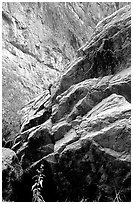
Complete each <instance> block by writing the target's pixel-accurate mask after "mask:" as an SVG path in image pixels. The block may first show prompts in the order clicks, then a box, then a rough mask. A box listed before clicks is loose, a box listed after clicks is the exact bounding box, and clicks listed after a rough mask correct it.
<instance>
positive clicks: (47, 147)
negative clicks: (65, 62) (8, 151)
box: [4, 3, 131, 202]
mask: <svg viewBox="0 0 133 204" xmlns="http://www.w3.org/2000/svg"><path fill="white" fill-rule="evenodd" d="M97 4H98V3H94V4H93V3H92V4H91V3H88V4H87V5H88V6H87V7H88V8H89V9H92V10H93V9H94V10H95V9H96V7H95V6H94V5H97ZM17 5H18V4H17ZM19 5H22V4H21V3H20V4H19ZM23 5H24V7H23V8H25V6H26V5H28V4H26V3H24V4H23ZM34 5H36V6H37V7H34ZM42 5H43V6H44V8H43V11H44V10H45V11H46V13H44V15H45V16H44V18H43V24H44V25H46V24H45V23H46V21H45V20H46V19H47V17H49V15H48V13H47V9H48V10H49V12H50V11H52V12H53V13H52V15H51V16H52V17H54V15H55V14H57V10H58V9H59V7H58V6H59V5H60V10H58V12H59V13H60V12H61V11H63V12H67V11H68V10H69V9H70V7H71V8H72V6H73V5H75V10H73V12H74V13H75V12H76V11H77V10H78V12H79V13H80V11H81V10H83V7H82V6H83V4H82V3H81V4H78V3H74V4H73V3H70V4H69V3H65V4H63V3H60V4H56V3H54V4H53V5H52V6H51V7H50V3H48V4H32V3H31V9H30V10H28V12H27V15H29V17H30V18H31V16H32V15H33V14H34V12H32V7H33V8H36V9H37V8H38V6H39V8H41V9H42V7H41V6H42ZM56 5H58V6H57V7H56ZM79 5H80V8H79ZM81 5H82V6H81ZM98 5H102V3H99V4H98ZM110 5H111V4H110ZM112 5H113V6H114V5H115V7H116V8H115V9H116V10H118V11H117V12H115V13H113V14H112V15H110V16H109V17H106V18H105V19H104V20H102V21H101V22H100V23H98V25H97V27H96V29H95V31H94V32H93V34H92V35H91V36H89V31H88V36H89V37H90V40H89V41H88V42H87V43H86V44H85V45H84V46H81V45H80V46H81V48H80V49H78V51H77V53H76V54H77V55H75V59H74V60H73V62H72V63H71V64H70V65H69V66H66V67H65V68H64V69H66V72H65V73H64V74H63V75H62V78H61V80H58V83H57V84H59V86H58V87H57V90H54V88H53V89H52V90H50V92H49V93H51V92H52V94H49V93H48V92H46V91H44V92H43V94H41V95H40V96H38V97H37V98H35V99H33V100H32V101H31V102H29V103H28V104H27V105H25V106H24V107H23V110H22V112H23V117H22V121H21V131H20V134H19V136H17V138H16V140H15V142H14V145H13V147H12V149H13V150H15V151H16V154H17V156H18V158H19V160H20V161H21V164H22V167H23V169H24V172H25V176H24V177H25V178H23V179H24V180H23V185H26V180H27V179H28V183H27V185H26V190H27V189H28V190H27V192H28V193H27V194H29V196H28V201H31V183H32V177H33V176H34V174H35V171H36V168H39V165H40V164H44V165H46V172H47V176H48V177H49V173H48V172H51V170H52V173H50V177H52V180H50V178H48V180H47V184H46V186H44V189H43V190H44V191H43V196H44V197H45V189H46V190H47V188H48V189H49V190H48V191H47V196H46V197H45V198H46V201H51V200H50V197H49V195H50V194H49V193H50V188H52V186H49V184H48V183H49V182H51V183H52V182H53V180H54V181H55V182H53V185H54V184H55V186H57V189H56V190H57V197H56V196H55V197H56V198H55V197H54V199H55V200H53V201H64V202H66V201H71V202H72V201H78V202H79V201H87V202H94V201H97V202H105V201H107V202H110V201H113V202H114V201H119V202H120V201H130V199H131V195H130V193H131V184H130V182H131V178H130V176H131V152H130V151H131V70H130V66H131V64H130V63H131V59H130V58H131V55H130V51H131V50H130V46H131V44H130V41H131V39H130V37H131V36H130V32H131V30H130V29H131V26H130V20H131V17H130V5H129V6H126V7H124V8H121V9H120V7H121V6H120V5H121V4H119V3H118V4H117V3H115V4H112ZM63 6H64V7H63ZM81 7H82V8H81ZM62 8H63V10H62ZM64 8H67V9H68V8H69V9H68V10H67V9H66V10H65V9H64ZM73 8H74V7H73ZM69 11H70V10H69ZM71 11H72V10H71ZM86 11H87V10H86ZM82 12H83V11H81V13H80V14H79V15H78V17H79V18H78V22H79V23H81V20H82V17H81V16H82V15H81V14H82ZM20 13H21V12H20ZM74 13H73V14H74ZM87 13H88V12H87ZM4 15H5V16H6V19H8V21H10V22H12V19H10V16H9V15H8V12H6V14H4ZM38 15H39V14H38ZM40 15H41V14H40ZM47 15H48V16H47ZM64 15H66V13H64ZM33 16H34V15H33ZM57 16H58V15H57ZM61 16H62V15H61ZM100 16H101V14H100ZM45 17H46V19H45ZM39 18H40V17H39ZM75 18H76V17H74V19H75ZM98 18H100V19H101V17H98ZM53 19H54V18H52V19H51V20H50V21H49V22H48V25H49V26H50V27H52V29H53V30H54V31H56V32H57V31H58V29H59V28H60V26H59V25H58V23H57V24H56V25H57V27H55V28H54V27H53V24H52V23H53V22H54V21H53ZM63 19H64V17H63ZM74 19H73V20H74ZM88 19H89V18H88ZM64 20H65V19H64ZM96 21H97V17H96ZM41 22H42V21H41ZM63 22H64V24H65V21H63ZM54 23H55V22H54ZM91 25H92V24H91ZM49 26H48V27H47V29H48V28H49ZM58 26H59V27H58ZM22 27H24V28H25V25H22ZM92 27H93V26H92ZM65 31H66V33H67V30H65ZM56 32H55V33H56ZM62 32H63V31H62ZM48 33H49V30H48ZM57 33H58V32H57ZM71 35H72V33H71V34H70V36H71ZM75 35H76V36H77V32H76V31H75ZM55 36H56V35H55ZM61 36H62V35H61ZM56 37H57V36H56ZM54 39H55V38H54ZM61 39H62V38H61ZM64 39H65V38H64ZM73 42H75V43H73ZM73 42H72V43H73V45H74V46H75V48H74V49H75V50H77V47H78V46H79V45H78V42H77V41H74V38H73ZM13 43H14V42H13ZM81 44H82V43H81ZM15 45H16V44H15ZM32 46H33V47H34V43H33V44H32ZM32 46H31V45H30V44H28V46H27V49H25V47H22V44H21V45H20V44H19V49H20V48H21V50H22V49H24V50H23V51H24V52H28V55H30V56H31V55H32V56H33V55H34V54H35V53H34V51H33V50H32V49H31V48H33V47H32ZM36 47H37V48H38V49H39V45H38V44H37V45H36ZM31 51H32V52H31ZM75 52H76V51H75ZM26 54H27V53H26ZM34 57H38V58H37V60H38V59H39V60H40V58H39V57H40V55H39V52H38V55H37V54H36V55H34ZM71 57H72V56H71ZM72 58H74V57H72ZM58 79H59V78H58ZM50 95H51V96H50ZM26 178H27V179H26ZM47 185H48V186H47ZM49 187H50V188H49ZM56 190H55V188H54V190H53V192H56ZM22 197H23V196H22ZM22 197H21V199H20V200H21V201H22V200H23V198H22Z"/></svg>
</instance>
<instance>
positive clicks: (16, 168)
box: [2, 148, 23, 201]
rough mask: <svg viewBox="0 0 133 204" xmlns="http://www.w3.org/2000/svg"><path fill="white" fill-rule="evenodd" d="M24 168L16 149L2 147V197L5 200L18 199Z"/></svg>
mask: <svg viewBox="0 0 133 204" xmlns="http://www.w3.org/2000/svg"><path fill="white" fill-rule="evenodd" d="M22 173H23V170H22V168H21V165H20V163H19V161H18V158H17V156H16V154H15V152H14V151H12V150H10V149H8V148H2V198H3V201H15V200H17V197H18V194H17V189H16V188H17V184H18V183H19V182H20V181H21V176H22Z"/></svg>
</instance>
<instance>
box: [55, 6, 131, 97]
mask: <svg viewBox="0 0 133 204" xmlns="http://www.w3.org/2000/svg"><path fill="white" fill-rule="evenodd" d="M130 12H131V11H130V6H126V7H124V8H121V9H120V10H118V11H117V12H115V13H114V14H112V15H110V16H109V17H107V18H105V19H104V20H103V21H101V22H100V23H99V24H98V25H97V27H96V30H95V32H94V33H93V35H92V36H91V39H90V41H89V43H87V45H85V46H84V47H83V48H80V49H81V50H82V51H83V53H84V54H83V56H81V54H80V55H79V58H77V59H76V61H75V63H74V64H73V62H72V65H70V66H69V68H68V70H67V71H66V73H64V74H63V76H62V78H61V83H60V86H59V88H58V90H57V92H56V94H55V96H54V97H55V98H56V96H57V95H58V94H61V93H62V92H64V91H65V90H67V89H68V88H69V87H70V86H71V85H73V84H77V83H79V82H81V81H83V80H85V79H88V78H94V77H98V76H104V75H109V74H114V73H117V72H118V71H120V70H122V69H125V68H128V67H129V66H130V63H131V13H130ZM103 25H104V26H103Z"/></svg>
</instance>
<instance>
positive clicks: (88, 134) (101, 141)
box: [56, 94, 131, 201]
mask: <svg viewBox="0 0 133 204" xmlns="http://www.w3.org/2000/svg"><path fill="white" fill-rule="evenodd" d="M130 111H131V105H130V103H128V102H127V101H126V100H125V98H124V97H122V96H119V95H116V94H113V95H111V96H109V97H108V98H106V99H104V100H103V101H101V103H99V104H98V105H97V106H95V107H94V108H93V109H92V110H91V111H90V112H88V114H87V115H86V116H84V117H83V119H82V122H81V124H80V125H79V126H77V129H76V131H77V135H78V139H76V141H74V140H73V133H72V132H69V134H68V135H67V137H68V138H71V139H70V141H69V143H68V144H67V142H66V144H65V145H64V144H63V141H60V143H59V141H58V142H56V149H57V150H58V148H60V150H59V153H60V154H59V166H60V169H61V172H63V175H64V176H65V177H66V179H67V180H68V182H69V183H70V184H71V190H70V186H69V190H68V189H67V187H66V191H68V192H71V195H70V196H71V199H72V200H73V199H75V198H77V197H78V195H79V191H80V193H81V195H82V196H83V195H84V196H85V198H86V199H88V200H87V201H92V200H95V201H97V199H98V197H97V195H98V196H100V197H99V201H105V200H106V197H108V199H107V201H113V197H114V199H115V189H117V191H119V190H120V189H122V190H121V191H120V197H121V199H125V198H124V197H123V196H124V195H125V196H126V199H128V197H127V195H129V196H130V162H131V158H130V154H131V152H130V150H131V122H130V115H131V113H130ZM68 138H67V139H68ZM125 184H126V187H125ZM74 188H76V189H77V190H76V192H75V198H73V197H72V195H73V193H74V191H73V189H74ZM91 188H92V189H93V190H94V189H95V191H96V194H95V193H94V192H93V193H91V192H92V189H91Z"/></svg>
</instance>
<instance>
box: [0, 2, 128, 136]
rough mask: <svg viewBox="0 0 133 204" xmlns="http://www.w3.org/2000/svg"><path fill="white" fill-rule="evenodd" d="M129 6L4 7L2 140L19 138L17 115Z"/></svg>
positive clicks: (39, 3)
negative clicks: (95, 34)
mask: <svg viewBox="0 0 133 204" xmlns="http://www.w3.org/2000/svg"><path fill="white" fill-rule="evenodd" d="M126 4H127V3H118V5H117V3H97V2H96V3H91V2H82V3H79V2H67V3H61V2H60V3H58V2H57V3H53V2H52V3H50V2H44V3H41V2H38V3H37V2H27V3H23V2H22V3H17V2H14V3H9V2H3V4H2V19H3V21H2V26H3V27H2V39H3V44H2V45H3V53H2V67H3V68H2V74H3V78H2V79H3V80H2V83H3V89H2V90H3V102H2V103H3V106H2V107H3V136H4V137H5V138H6V139H9V138H11V137H12V138H14V135H15V134H16V133H19V130H20V125H21V122H20V120H21V116H20V115H19V110H20V109H21V108H22V107H23V106H24V105H25V104H26V103H27V102H29V100H30V99H32V98H34V97H36V96H37V95H38V94H41V93H43V90H45V89H47V88H48V86H49V84H50V83H52V84H53V87H54V85H56V83H55V81H58V79H59V78H60V75H61V74H62V73H64V70H67V69H68V67H67V66H66V65H67V64H68V63H69V62H70V61H71V60H72V59H73V58H75V57H76V54H77V50H78V49H79V48H80V47H81V46H83V45H84V43H86V42H87V41H88V40H89V39H90V36H91V35H92V33H93V30H94V29H95V26H96V24H97V23H98V22H99V21H100V20H102V19H103V18H104V17H107V16H108V15H110V14H112V13H113V12H114V11H116V10H117V9H119V8H121V7H123V6H124V5H126Z"/></svg>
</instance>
